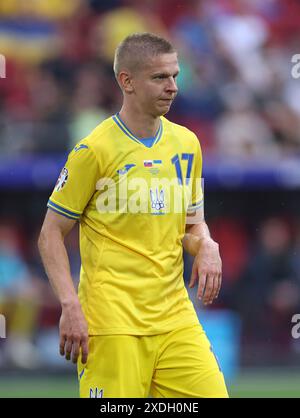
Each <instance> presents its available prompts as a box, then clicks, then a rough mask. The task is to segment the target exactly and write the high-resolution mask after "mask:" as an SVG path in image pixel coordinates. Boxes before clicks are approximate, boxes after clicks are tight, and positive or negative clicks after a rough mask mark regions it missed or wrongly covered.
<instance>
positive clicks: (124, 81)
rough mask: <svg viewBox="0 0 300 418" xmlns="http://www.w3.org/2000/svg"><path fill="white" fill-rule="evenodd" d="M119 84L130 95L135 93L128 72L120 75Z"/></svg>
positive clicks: (122, 72)
mask: <svg viewBox="0 0 300 418" xmlns="http://www.w3.org/2000/svg"><path fill="white" fill-rule="evenodd" d="M118 82H119V85H120V87H121V89H122V90H123V91H124V92H125V93H128V94H131V93H133V91H134V88H133V83H132V77H131V75H130V73H129V72H128V71H121V72H120V73H119V75H118Z"/></svg>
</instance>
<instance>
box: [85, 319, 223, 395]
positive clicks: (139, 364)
mask: <svg viewBox="0 0 300 418" xmlns="http://www.w3.org/2000/svg"><path fill="white" fill-rule="evenodd" d="M78 380H79V386H80V397H83V398H89V397H99V398H100V397H103V398H146V397H148V396H151V397H154V398H156V397H159V398H177V397H178V398H189V397H190V398H192V397H196V398H202V397H203V398H208V397H216V398H217V397H218V398H219V397H222V398H224V397H228V393H227V390H226V386H225V382H224V377H223V374H222V372H221V370H220V368H219V365H218V363H217V361H216V358H215V355H214V353H213V351H212V349H211V346H210V343H209V341H208V339H207V337H206V334H205V332H204V331H203V329H202V327H201V325H196V326H192V327H188V328H181V329H177V330H174V331H172V332H168V333H166V334H160V335H153V336H134V335H105V336H101V335H99V336H91V337H90V338H89V356H88V361H87V363H86V364H85V365H83V364H82V363H81V362H80V361H79V362H78Z"/></svg>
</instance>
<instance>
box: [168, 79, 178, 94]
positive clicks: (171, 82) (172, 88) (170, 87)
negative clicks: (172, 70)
mask: <svg viewBox="0 0 300 418" xmlns="http://www.w3.org/2000/svg"><path fill="white" fill-rule="evenodd" d="M168 81H169V83H168V85H167V90H168V91H171V92H172V93H177V92H178V87H177V84H176V81H175V79H174V78H173V77H170V78H169V80H168Z"/></svg>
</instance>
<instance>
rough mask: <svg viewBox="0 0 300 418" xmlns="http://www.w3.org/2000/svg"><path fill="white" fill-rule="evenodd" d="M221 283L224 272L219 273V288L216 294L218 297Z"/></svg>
mask: <svg viewBox="0 0 300 418" xmlns="http://www.w3.org/2000/svg"><path fill="white" fill-rule="evenodd" d="M221 284H222V273H220V274H219V275H218V288H217V292H216V296H215V298H216V299H218V296H219V293H220V289H221Z"/></svg>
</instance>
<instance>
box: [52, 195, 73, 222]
mask: <svg viewBox="0 0 300 418" xmlns="http://www.w3.org/2000/svg"><path fill="white" fill-rule="evenodd" d="M47 206H48V207H50V208H52V209H54V210H56V211H57V212H60V213H62V214H64V215H66V216H68V217H69V218H72V219H79V218H80V214H79V213H75V212H72V211H70V210H68V209H65V208H63V207H62V206H59V205H57V204H56V203H54V202H52V201H51V200H50V199H49V201H48V204H47Z"/></svg>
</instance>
